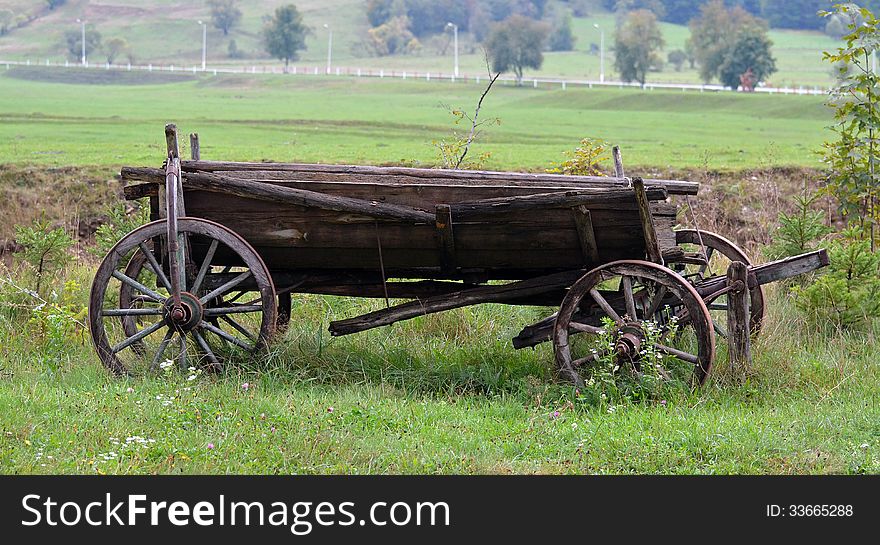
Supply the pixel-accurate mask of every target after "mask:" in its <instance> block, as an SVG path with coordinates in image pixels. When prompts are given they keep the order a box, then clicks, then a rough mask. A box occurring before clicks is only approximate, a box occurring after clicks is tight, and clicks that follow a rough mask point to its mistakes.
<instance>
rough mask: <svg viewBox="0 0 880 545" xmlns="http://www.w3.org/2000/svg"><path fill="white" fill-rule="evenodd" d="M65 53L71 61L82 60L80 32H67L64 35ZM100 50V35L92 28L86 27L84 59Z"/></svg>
mask: <svg viewBox="0 0 880 545" xmlns="http://www.w3.org/2000/svg"><path fill="white" fill-rule="evenodd" d="M64 43H65V45H66V47H67V52H68V54H69V55H70V58H71V59H73V60H80V59H81V58H82V53H83V51H82V30H81V29H80V30H68V31H67V32H65V33H64ZM99 49H101V33H100V32H98V31H97V30H95V29H94V28H88V27H86V57H88V56H90V55H92V53H94V52H95V51H97V50H99Z"/></svg>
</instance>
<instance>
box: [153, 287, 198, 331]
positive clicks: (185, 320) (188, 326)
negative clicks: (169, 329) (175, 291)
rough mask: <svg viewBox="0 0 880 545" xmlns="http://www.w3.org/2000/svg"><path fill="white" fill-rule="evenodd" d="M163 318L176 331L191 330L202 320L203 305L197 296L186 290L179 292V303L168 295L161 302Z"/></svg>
mask: <svg viewBox="0 0 880 545" xmlns="http://www.w3.org/2000/svg"><path fill="white" fill-rule="evenodd" d="M163 307H164V310H163V318H164V319H165V321H166V322H167V323H168V324H169V325H171V326H173V327H174V329H176V330H178V331H184V332H185V331H192V330H193V329H195V328H196V327H197V326H198V325H199V323H200V322H201V321H202V317H203V316H204V314H205V307H204V305H202V302H201V301H199V298H198V297H196V296H195V295H193V294H192V293H189V292H187V291H184V292H181V294H180V304H179V305H175V304H174V300H173V298H171V297H169V298H168V299H166V300H165V303H164V304H163Z"/></svg>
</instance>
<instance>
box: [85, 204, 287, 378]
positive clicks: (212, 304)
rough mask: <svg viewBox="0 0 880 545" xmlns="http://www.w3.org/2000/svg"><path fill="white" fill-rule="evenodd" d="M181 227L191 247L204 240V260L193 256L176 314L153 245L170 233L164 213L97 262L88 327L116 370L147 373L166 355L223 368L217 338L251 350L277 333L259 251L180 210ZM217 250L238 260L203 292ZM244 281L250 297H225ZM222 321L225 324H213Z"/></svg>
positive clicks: (272, 298) (218, 255)
mask: <svg viewBox="0 0 880 545" xmlns="http://www.w3.org/2000/svg"><path fill="white" fill-rule="evenodd" d="M178 231H179V232H180V233H182V234H183V235H184V236H186V237H187V238H188V239H189V242H190V245H191V246H192V247H200V248H205V251H204V252H203V255H204V258H203V259H202V261H201V263H198V262H197V263H195V265H196V266H197V267H198V269H197V271H198V272H197V274H195V277H194V278H192V279H189V280H187V282H186V285H185V286H183V287H184V290H183V292H182V293H181V301H182V307H183V311H184V312H182V313H180V314H179V315H176V314H175V313H173V312H172V303H171V301H172V299H171V297H170V293H171V283H170V282H169V280H168V277H167V275H166V274H165V272H163V270H162V268H161V266H160V265H159V261H160V259H159V256H157V255H156V253H155V250H154V248H153V241H154V240H159V239H161V238H162V237H164V236H165V234H166V224H165V222H164V221H156V222H153V223H149V224H147V225H144V226H143V227H140V228H138V229H135V230H134V231H132V232H131V233H129V234H128V235H126V236H125V237H124V238H123V239H122V240H120V241H119V242H118V243H117V244H116V245H115V246H114V247H113V248H112V249H111V250H110V252H109V253H108V254H107V256H106V257H105V258H104V261H103V262H102V263H101V265H100V267H98V271H97V273H96V275H95V280H94V282H93V283H92V290H91V296H90V300H89V329H90V330H91V334H92V340H93V342H94V344H95V348H96V349H97V352H98V356H99V357H100V359H101V361H102V363H103V364H104V365H105V366H106V367H107V368H108V369H110V370H111V371H113V372H114V373H115V374H118V375H123V374H142V373H145V372H147V371H150V370H152V369H155V368H157V367H159V366H160V364H161V363H162V362H163V361H167V360H172V361H174V360H176V361H177V362H178V363H179V365H180V366H181V367H182V368H186V367H187V366H188V365H190V364H195V363H205V364H207V365H208V366H209V368H211V369H219V368H220V367H221V358H222V354H221V353H220V350H218V349H216V348H212V344H213V345H214V346H215V347H216V345H217V342H218V341H219V342H220V343H221V345H222V346H223V349H224V350H226V351H232V350H244V351H246V352H248V353H251V354H252V353H255V352H256V351H258V350H260V349H261V348H263V347H265V345H266V343H267V342H268V340H269V338H270V337H271V335H272V333H273V330H274V325H275V316H276V306H275V289H274V285H273V284H272V278H271V276H270V275H269V272H268V270H267V269H266V266H265V265H264V264H263V261H262V259H260V257H259V255H258V254H257V253H256V251H254V249H253V248H252V247H251V246H250V245H249V244H248V243H247V242H246V241H245V240H244V239H242V238H241V237H239V236H238V235H236V234H235V233H234V232H232V231H231V230H229V229H227V228H226V227H223V226H222V225H219V224H216V223H213V222H210V221H206V220H201V219H194V218H179V219H178ZM161 246H162V247H166V245H164V244H163V245H161ZM218 258H219V259H222V260H224V262H225V263H229V262H233V263H238V264H239V265H240V266H238V267H237V269H236V270H235V271H234V272H233V273H232V274H231V276H232V278H230V279H229V280H228V281H226V282H225V283H223V284H222V285H218V286H216V287H214V286H211V290H210V292H207V293H206V291H207V288H206V287H203V286H206V284H207V280H209V279H211V278H212V276H211V275H212V274H213V273H214V269H216V267H217V263H216V262H217V261H218ZM126 260H128V261H126ZM123 263H124V264H125V266H124V267H123V266H122V264H123ZM226 270H227V272H228V271H229V270H231V268H229V267H227V269H226ZM243 282H248V284H249V285H250V286H251V287H250V288H249V289H251V290H253V291H255V292H256V294H255V295H254V297H255V298H254V299H253V300H252V301H249V302H246V303H238V302H229V301H224V299H223V296H224V295H227V294H229V293H235V290H236V288H237V287H239V286H241V287H242V288H243V287H245V286H246V285H243V284H242V283H243ZM151 286H152V287H151ZM218 302H219V303H220V305H221V306H218V304H217V303H218ZM218 322H223V323H225V324H226V327H225V328H221V327H218V326H217V325H215V323H218ZM209 341H213V342H209ZM188 354H189V359H190V360H192V361H191V362H190V361H188ZM194 355H195V357H193V356H194Z"/></svg>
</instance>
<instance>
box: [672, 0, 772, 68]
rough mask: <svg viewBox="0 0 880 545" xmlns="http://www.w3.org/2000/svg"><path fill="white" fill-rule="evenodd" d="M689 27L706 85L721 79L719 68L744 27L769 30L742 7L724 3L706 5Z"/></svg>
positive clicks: (694, 50) (713, 1) (717, 2)
mask: <svg viewBox="0 0 880 545" xmlns="http://www.w3.org/2000/svg"><path fill="white" fill-rule="evenodd" d="M689 26H690V29H691V37H690V43H691V47H692V51H693V53H694V58H695V59H696V61H697V64H699V65H700V76H701V77H702V78H703V81H704V82H706V83H709V82H710V81H712V79H713V78H715V77H717V76H719V69H720V68H721V65H722V64H724V62H725V61H726V59H727V54H728V51H730V49H731V48H732V47H733V46H734V44H735V43H736V41H737V38H738V35H739V33H740V31H741V30H742V29H743V28H745V27H755V28H759V29H762V30H766V28H767V24H766V22H765V21H763V20H761V19H758V18H757V17H755V16H753V15H751V14H750V13H749V12H747V11H746V10H745V9H743V8H741V7H739V6H736V7H733V8H731V9H728V8H726V7H725V6H724V2H723V1H722V0H712V1H711V2H709V3H708V4H705V5H704V6H703V7H702V8H700V15H699V17H695V18H694V19H691V22H690V25H689Z"/></svg>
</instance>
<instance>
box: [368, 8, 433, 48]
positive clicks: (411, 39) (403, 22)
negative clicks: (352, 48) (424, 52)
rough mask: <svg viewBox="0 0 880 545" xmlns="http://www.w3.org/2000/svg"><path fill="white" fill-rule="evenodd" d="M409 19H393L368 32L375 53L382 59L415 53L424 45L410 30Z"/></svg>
mask: <svg viewBox="0 0 880 545" xmlns="http://www.w3.org/2000/svg"><path fill="white" fill-rule="evenodd" d="M409 25H410V23H409V17H407V16H406V15H399V16H397V17H392V18H391V19H389V20H388V21H386V22H384V23H382V24H381V25H379V26H377V27H375V28H371V29H370V30H368V31H367V35H368V36H369V44H370V47H371V48H372V50H373V52H374V53H375V54H376V55H379V56H380V57H383V56H385V55H394V54H399V53H413V52H415V51H417V50H418V49H420V48H421V47H422V45H421V44H420V43H419V40H418V39H417V38H416V37H415V35H414V34H413V33H412V32H410V30H409Z"/></svg>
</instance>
